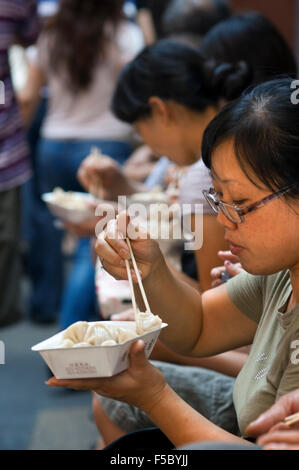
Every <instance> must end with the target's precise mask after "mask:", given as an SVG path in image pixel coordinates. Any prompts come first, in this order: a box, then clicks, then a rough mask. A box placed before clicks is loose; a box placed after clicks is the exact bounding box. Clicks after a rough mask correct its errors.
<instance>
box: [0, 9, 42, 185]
mask: <svg viewBox="0 0 299 470" xmlns="http://www.w3.org/2000/svg"><path fill="white" fill-rule="evenodd" d="M38 32H39V22H38V16H37V12H36V2H35V1H34V0H0V81H1V83H0V85H1V90H2V91H3V93H1V96H0V191H5V190H8V189H11V188H14V187H16V186H18V185H20V184H22V183H24V182H25V181H26V180H27V179H28V178H29V176H30V174H31V168H30V161H29V154H28V149H27V144H26V138H25V133H24V130H23V127H22V122H21V118H20V114H19V109H18V104H17V101H16V97H15V94H14V90H13V86H12V81H11V74H10V67H9V59H8V49H9V48H10V46H11V45H12V44H13V43H14V42H16V41H17V42H20V43H21V44H22V45H24V46H28V45H30V44H32V43H34V42H35V41H36V39H37V36H38Z"/></svg>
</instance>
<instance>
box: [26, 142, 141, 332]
mask: <svg viewBox="0 0 299 470" xmlns="http://www.w3.org/2000/svg"><path fill="white" fill-rule="evenodd" d="M92 146H97V147H98V148H99V149H100V150H101V152H102V153H104V154H106V155H109V156H111V157H112V158H114V159H115V160H117V161H118V162H119V163H121V164H122V163H123V162H124V161H125V160H126V159H127V158H128V156H129V155H130V153H131V150H132V149H131V146H130V145H129V144H127V143H123V142H113V141H105V140H88V141H72V140H66V141H56V140H47V139H41V140H40V142H39V144H38V149H37V159H36V175H35V180H36V184H35V187H36V188H37V190H36V193H37V195H38V197H36V198H34V201H31V203H32V204H34V218H35V224H34V226H33V227H32V233H31V234H30V253H29V256H28V260H29V264H30V268H29V272H30V277H31V280H32V285H33V291H32V296H31V305H30V310H31V315H32V317H33V318H35V319H37V320H40V321H49V320H51V319H55V318H56V315H57V311H58V310H59V309H60V307H61V310H60V326H61V328H66V327H67V326H69V324H71V323H73V322H74V321H77V320H79V319H80V320H87V319H89V318H90V317H93V316H94V315H95V313H96V295H95V287H94V266H93V264H92V261H91V256H90V251H89V239H80V240H79V243H78V247H77V251H76V253H75V255H74V260H73V267H72V271H71V273H70V276H69V279H68V281H67V284H66V287H65V289H64V267H65V263H64V261H65V260H64V259H63V255H62V251H61V242H62V237H63V231H62V230H60V229H57V228H56V227H55V225H54V221H55V218H54V217H53V216H52V214H51V213H50V212H49V210H48V208H47V206H46V205H45V204H44V203H43V202H42V201H41V199H40V195H41V194H42V193H45V192H48V191H52V190H53V189H54V188H55V187H57V186H60V187H61V188H63V189H64V190H65V191H83V188H82V187H81V186H80V184H79V182H78V180H77V171H78V168H79V166H80V164H81V162H82V160H83V159H84V158H85V157H86V156H87V155H88V154H89V153H90V150H91V147H92ZM29 191H30V189H29ZM79 279H80V282H79ZM63 289H64V292H63ZM61 301H62V304H61Z"/></svg>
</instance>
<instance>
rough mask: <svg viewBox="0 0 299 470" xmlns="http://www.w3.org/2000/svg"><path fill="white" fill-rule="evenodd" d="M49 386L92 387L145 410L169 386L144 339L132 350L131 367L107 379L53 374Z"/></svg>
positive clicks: (105, 395) (137, 342)
mask: <svg viewBox="0 0 299 470" xmlns="http://www.w3.org/2000/svg"><path fill="white" fill-rule="evenodd" d="M46 383H47V385H50V386H51V387H66V388H72V389H75V390H92V391H94V392H96V393H98V394H99V395H102V396H104V397H109V398H114V399H115V400H119V401H124V402H126V403H129V404H131V405H134V406H137V407H138V408H140V409H142V410H144V411H145V412H147V411H150V410H151V409H152V407H153V406H154V405H155V404H156V403H158V402H159V401H160V399H161V398H162V396H163V393H164V391H165V389H166V386H167V384H166V381H165V379H164V376H163V375H162V374H161V372H160V371H159V370H158V369H157V368H155V367H154V366H153V365H152V364H151V363H150V362H149V361H148V359H147V358H146V357H145V353H144V342H143V341H142V340H138V341H136V342H135V343H133V345H132V347H131V349H130V367H129V369H127V370H126V371H124V372H121V373H120V374H117V375H114V376H113V377H107V378H94V379H93V378H91V379H68V380H61V379H59V380H58V379H56V378H55V377H52V378H51V379H50V380H48V382H46Z"/></svg>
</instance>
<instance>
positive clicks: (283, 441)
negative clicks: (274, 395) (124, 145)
mask: <svg viewBox="0 0 299 470" xmlns="http://www.w3.org/2000/svg"><path fill="white" fill-rule="evenodd" d="M298 411H299V389H297V390H294V391H293V392H290V393H287V394H286V395H283V396H282V397H281V398H280V399H279V400H278V401H277V402H276V403H275V404H274V405H273V406H271V408H269V410H267V411H266V412H265V413H263V414H261V415H260V416H259V417H258V418H257V419H256V420H255V421H253V422H252V423H250V424H249V426H248V427H247V429H246V431H245V432H246V435H247V436H251V437H258V436H259V437H258V440H257V443H258V444H259V445H261V446H263V448H265V449H269V450H270V449H289V450H291V449H294V450H295V449H296V450H297V449H299V425H298V423H297V424H293V425H292V426H288V425H287V424H286V423H284V419H285V418H286V417H287V416H290V415H292V414H294V413H297V412H298Z"/></svg>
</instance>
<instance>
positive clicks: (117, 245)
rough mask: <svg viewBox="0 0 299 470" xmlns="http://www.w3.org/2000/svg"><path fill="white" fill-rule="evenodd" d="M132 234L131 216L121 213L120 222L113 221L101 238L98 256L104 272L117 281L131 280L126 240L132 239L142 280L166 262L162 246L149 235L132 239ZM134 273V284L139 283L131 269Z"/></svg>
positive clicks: (97, 251) (97, 246) (99, 239)
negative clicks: (126, 262)
mask: <svg viewBox="0 0 299 470" xmlns="http://www.w3.org/2000/svg"><path fill="white" fill-rule="evenodd" d="M131 232H132V233H131ZM133 233H134V225H133V224H132V222H131V221H130V219H129V216H128V215H127V213H126V212H121V213H120V214H119V216H118V217H117V219H113V220H111V221H110V222H109V223H108V225H107V228H106V230H104V231H103V232H101V233H100V235H99V236H98V239H97V242H96V253H97V255H98V256H99V258H100V260H101V263H102V265H103V267H104V269H105V270H106V271H107V272H108V273H109V274H111V275H112V276H113V277H114V278H115V279H128V276H127V270H126V265H125V260H126V259H127V260H128V259H130V251H129V248H128V245H127V242H126V240H125V238H126V237H127V236H128V237H129V238H130V239H131V247H132V251H133V253H134V256H135V259H136V263H137V265H138V268H139V271H140V275H141V277H142V278H143V279H145V278H146V277H148V276H149V274H150V273H153V272H158V271H159V266H160V263H161V262H163V261H164V258H163V255H162V253H161V251H160V248H159V244H158V243H157V242H156V241H155V240H151V239H150V238H149V237H148V234H145V233H142V232H141V231H139V234H137V235H136V237H135V236H134V239H133V236H132V235H133ZM130 234H131V236H130ZM134 235H135V233H134ZM131 272H132V279H133V281H134V282H137V277H136V274H135V271H134V270H133V269H132V270H131Z"/></svg>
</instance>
